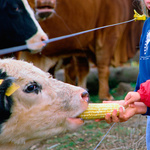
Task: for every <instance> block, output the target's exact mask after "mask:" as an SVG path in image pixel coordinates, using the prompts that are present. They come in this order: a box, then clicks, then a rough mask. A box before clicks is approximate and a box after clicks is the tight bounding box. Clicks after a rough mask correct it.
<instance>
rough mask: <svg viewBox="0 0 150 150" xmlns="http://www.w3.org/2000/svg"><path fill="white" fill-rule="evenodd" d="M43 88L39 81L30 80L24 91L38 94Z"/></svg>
mask: <svg viewBox="0 0 150 150" xmlns="http://www.w3.org/2000/svg"><path fill="white" fill-rule="evenodd" d="M41 89H42V87H41V85H39V84H38V83H37V82H30V83H29V84H27V85H26V86H25V88H24V90H23V91H24V92H26V93H36V94H38V93H39V92H41Z"/></svg>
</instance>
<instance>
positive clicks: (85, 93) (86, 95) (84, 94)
mask: <svg viewBox="0 0 150 150" xmlns="http://www.w3.org/2000/svg"><path fill="white" fill-rule="evenodd" d="M81 96H82V98H89V93H88V92H87V91H84V92H83V93H82V94H81Z"/></svg>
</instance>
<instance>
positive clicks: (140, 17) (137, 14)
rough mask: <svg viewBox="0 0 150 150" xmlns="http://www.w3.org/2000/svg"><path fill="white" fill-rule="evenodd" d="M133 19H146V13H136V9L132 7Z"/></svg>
mask: <svg viewBox="0 0 150 150" xmlns="http://www.w3.org/2000/svg"><path fill="white" fill-rule="evenodd" d="M134 19H135V21H136V20H146V15H145V14H143V15H140V14H139V13H137V11H136V10H135V9H134Z"/></svg>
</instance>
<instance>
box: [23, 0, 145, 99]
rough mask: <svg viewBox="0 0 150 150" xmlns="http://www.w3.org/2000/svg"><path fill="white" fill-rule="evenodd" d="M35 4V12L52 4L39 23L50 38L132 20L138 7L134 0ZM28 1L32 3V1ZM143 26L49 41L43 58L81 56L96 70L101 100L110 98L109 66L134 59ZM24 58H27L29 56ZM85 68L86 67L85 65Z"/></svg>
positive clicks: (130, 25)
mask: <svg viewBox="0 0 150 150" xmlns="http://www.w3.org/2000/svg"><path fill="white" fill-rule="evenodd" d="M37 1H38V3H37V5H36V9H37V8H38V13H39V12H40V9H43V7H46V8H51V7H52V5H49V4H48V2H53V3H54V5H53V6H54V10H53V11H52V14H51V15H50V16H49V17H48V18H47V19H44V20H41V21H40V25H41V27H42V28H43V29H44V31H45V32H46V33H47V34H48V36H49V37H50V38H54V37H59V36H62V35H68V34H71V33H76V32H80V31H84V30H87V29H92V28H96V27H101V26H105V25H111V24H115V23H120V22H123V21H127V20H130V19H133V15H134V11H133V9H136V10H137V11H139V8H140V5H139V4H136V1H135V0H121V1H120V0H113V1H110V0H105V1H104V0H72V1H70V0H56V1H55V0H52V1H51V0H45V1H43V0H42V1H41V3H40V0H37ZM29 2H32V4H34V0H29ZM38 5H39V6H38ZM40 5H41V6H40ZM34 7H35V6H34ZM41 12H42V13H43V10H41ZM142 24H143V23H142V22H139V21H136V22H130V23H127V24H123V25H119V26H113V27H109V28H104V29H101V30H98V31H95V32H90V33H86V34H83V35H79V36H76V37H72V38H68V39H64V40H61V41H56V42H52V43H49V44H48V45H47V47H45V48H44V49H43V51H42V55H45V56H46V57H50V58H57V59H60V58H65V57H70V56H76V55H77V56H81V54H83V53H84V57H83V58H85V57H88V59H91V60H94V62H95V64H96V66H97V68H98V74H99V75H98V77H99V96H100V98H101V99H111V98H112V97H111V95H110V94H109V85H108V78H109V66H110V65H113V66H115V67H116V66H119V65H120V64H122V63H124V62H126V61H127V60H128V59H129V58H131V57H133V56H134V54H135V52H136V48H137V46H138V45H139V39H140V34H141V30H142ZM26 56H27V57H28V54H26ZM77 59H78V58H77ZM32 60H33V57H32ZM32 60H31V61H32ZM80 61H81V63H80V65H78V66H77V67H78V70H79V71H78V73H80V74H81V73H82V71H83V68H84V67H83V65H82V59H80ZM85 65H86V66H88V65H87V64H86V63H85ZM80 67H82V68H80ZM69 69H70V70H71V68H69ZM72 70H74V68H73V67H72ZM85 70H86V69H85ZM87 70H88V69H87ZM76 72H77V71H76ZM84 72H85V71H84Z"/></svg>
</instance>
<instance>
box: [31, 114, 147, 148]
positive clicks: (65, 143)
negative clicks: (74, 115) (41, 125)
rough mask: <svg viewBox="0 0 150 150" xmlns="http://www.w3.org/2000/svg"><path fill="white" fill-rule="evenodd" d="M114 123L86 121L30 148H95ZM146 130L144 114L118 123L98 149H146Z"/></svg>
mask: <svg viewBox="0 0 150 150" xmlns="http://www.w3.org/2000/svg"><path fill="white" fill-rule="evenodd" d="M112 125H113V124H110V125H109V124H106V122H105V121H102V122H95V121H86V122H85V125H84V126H83V127H82V128H80V130H78V131H77V132H74V133H68V134H65V135H59V136H55V137H54V138H53V139H47V140H45V141H43V142H41V143H38V144H37V145H34V146H32V147H31V148H30V150H93V149H94V148H96V146H97V144H98V143H99V142H100V141H101V139H102V138H103V136H104V135H105V134H106V133H107V132H108V130H109V129H110V127H111V126H112ZM145 130H146V117H145V116H142V115H137V116H134V117H133V118H131V119H129V120H128V121H127V122H124V123H116V124H115V125H114V126H113V127H112V129H111V130H110V132H109V133H108V135H107V136H106V138H105V139H104V140H103V141H102V143H101V144H100V146H99V147H98V148H97V150H146V143H145Z"/></svg>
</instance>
